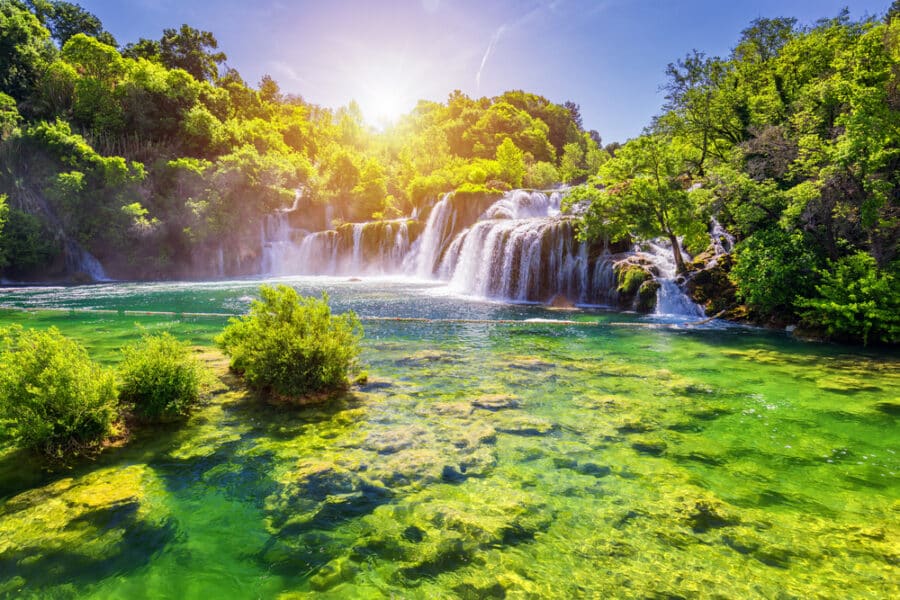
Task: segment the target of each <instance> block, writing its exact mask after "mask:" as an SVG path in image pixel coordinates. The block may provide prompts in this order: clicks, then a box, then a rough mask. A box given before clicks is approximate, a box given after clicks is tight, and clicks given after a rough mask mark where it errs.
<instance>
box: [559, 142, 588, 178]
mask: <svg viewBox="0 0 900 600" xmlns="http://www.w3.org/2000/svg"><path fill="white" fill-rule="evenodd" d="M587 175H588V173H587V170H586V169H585V168H584V149H583V148H582V147H581V146H580V145H579V144H577V143H575V142H572V143H570V144H566V145H565V146H564V147H563V155H562V158H561V159H560V161H559V177H560V179H561V180H562V182H563V183H575V182H578V181H583V180H584V178H585V177H586V176H587Z"/></svg>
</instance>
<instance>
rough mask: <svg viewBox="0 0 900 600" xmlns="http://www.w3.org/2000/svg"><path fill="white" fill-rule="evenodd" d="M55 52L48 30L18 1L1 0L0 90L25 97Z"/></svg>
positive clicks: (14, 95) (16, 96)
mask: <svg viewBox="0 0 900 600" xmlns="http://www.w3.org/2000/svg"><path fill="white" fill-rule="evenodd" d="M53 54H54V48H53V43H52V42H51V41H50V32H49V31H47V29H46V28H44V27H43V26H42V25H41V23H40V21H38V19H37V17H36V16H34V15H33V14H31V13H30V12H28V11H27V10H25V9H24V8H23V7H22V6H21V5H20V4H19V3H18V2H14V1H12V0H0V92H3V93H6V94H9V95H10V96H12V97H13V98H15V99H16V100H20V101H21V100H23V99H24V98H26V97H27V96H28V95H29V94H30V92H31V90H32V89H33V88H34V85H35V83H36V82H37V80H38V78H39V76H40V73H41V71H42V70H43V69H44V68H45V66H46V65H47V64H48V63H49V62H50V60H51V59H52V57H53Z"/></svg>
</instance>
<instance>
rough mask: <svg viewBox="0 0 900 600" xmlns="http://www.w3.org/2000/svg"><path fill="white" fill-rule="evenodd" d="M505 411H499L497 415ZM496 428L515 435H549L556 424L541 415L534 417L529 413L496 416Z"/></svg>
mask: <svg viewBox="0 0 900 600" xmlns="http://www.w3.org/2000/svg"><path fill="white" fill-rule="evenodd" d="M503 414H504V413H497V416H498V417H499V416H500V415H503ZM494 428H495V429H496V430H497V431H499V432H501V433H511V434H513V435H523V436H532V435H547V434H548V433H550V432H552V431H553V430H554V429H556V426H555V425H554V424H553V423H551V422H550V421H548V420H547V419H542V418H540V417H532V416H527V415H515V416H504V417H502V418H496V419H495V421H494Z"/></svg>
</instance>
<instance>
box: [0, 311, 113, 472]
mask: <svg viewBox="0 0 900 600" xmlns="http://www.w3.org/2000/svg"><path fill="white" fill-rule="evenodd" d="M116 406H117V400H116V387H115V378H114V375H113V373H112V372H111V371H107V370H106V369H103V368H102V367H100V366H99V365H98V364H96V363H94V362H92V361H91V359H90V358H89V357H88V354H87V351H86V350H85V349H84V348H83V347H82V346H81V345H80V344H78V343H77V342H74V341H72V340H70V339H68V338H66V337H64V336H63V335H62V334H61V333H60V332H59V330H58V329H56V328H51V329H48V330H46V331H37V330H31V329H25V330H23V329H21V328H19V327H14V328H10V329H5V330H0V417H2V419H4V420H6V421H7V422H8V423H9V425H8V426H9V427H10V429H11V432H12V436H13V438H14V440H15V441H16V443H17V444H18V445H19V446H21V447H24V448H28V449H32V450H36V451H38V452H41V453H43V454H46V455H48V456H51V457H53V458H59V459H68V458H71V457H72V456H76V455H78V454H81V453H84V452H88V451H91V450H95V449H97V448H98V447H99V446H100V444H101V443H102V442H103V441H104V440H105V439H106V438H107V437H108V436H109V434H110V432H111V431H112V425H113V421H114V420H115V418H116Z"/></svg>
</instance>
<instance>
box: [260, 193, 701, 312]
mask: <svg viewBox="0 0 900 600" xmlns="http://www.w3.org/2000/svg"><path fill="white" fill-rule="evenodd" d="M561 199H562V194H561V193H560V192H552V193H543V192H533V191H525V190H514V191H511V192H508V193H506V194H504V195H503V196H502V197H501V198H499V199H497V200H495V201H493V202H490V200H489V198H474V199H473V198H469V197H463V198H457V197H454V195H452V194H446V195H445V196H444V197H443V198H441V199H440V201H438V202H437V203H436V204H435V205H434V207H433V208H432V209H431V212H430V214H429V215H428V220H427V222H426V224H425V227H424V229H423V230H422V233H421V235H418V236H416V235H415V233H417V232H418V222H417V221H415V220H407V219H397V220H393V221H373V222H369V223H347V224H344V225H341V226H340V227H338V228H336V229H333V230H329V231H318V232H314V233H306V232H303V233H305V235H304V236H303V237H302V238H300V239H298V237H299V236H298V230H296V229H293V228H292V227H291V226H290V222H289V220H288V218H287V217H288V214H289V211H282V212H278V213H275V214H274V215H272V216H271V217H270V218H269V219H268V220H267V222H266V226H265V228H264V231H263V259H262V267H263V272H265V273H267V274H275V275H346V276H358V275H412V276H416V277H420V278H425V279H437V280H441V281H446V282H448V284H449V287H450V289H452V290H454V291H456V292H459V293H462V294H467V295H476V296H482V297H488V298H498V299H504V300H511V301H517V302H546V301H549V300H551V299H553V298H556V297H562V298H563V299H564V300H565V301H568V302H573V303H579V304H594V305H611V306H615V305H617V301H618V295H619V294H618V291H617V281H616V280H617V277H616V265H617V264H618V263H620V262H621V261H622V260H626V259H627V258H628V257H629V256H633V254H632V253H626V254H611V253H610V252H609V250H608V249H607V248H606V247H605V245H601V244H590V243H586V242H580V241H578V240H577V239H576V236H575V231H574V222H575V220H574V218H573V217H571V216H565V215H561V214H560V202H561ZM489 202H490V203H489ZM413 225H416V229H415V230H413V229H412V226H413ZM646 248H647V250H645V251H642V250H640V249H636V250H637V251H638V253H639V254H641V255H642V257H643V258H645V259H646V262H648V263H652V264H653V265H654V267H655V272H658V273H659V277H658V278H657V279H658V281H659V284H660V290H659V293H658V302H657V312H658V313H659V314H677V315H689V316H700V315H702V314H703V311H702V309H701V308H700V307H698V306H696V305H695V304H693V303H692V302H690V300H689V299H688V298H687V297H686V296H685V295H684V294H683V293H682V292H681V290H680V288H679V287H678V285H677V283H675V281H674V279H675V263H674V259H673V257H672V250H671V248H670V247H668V246H667V244H666V243H664V242H661V243H657V242H652V243H650V244H647V245H646Z"/></svg>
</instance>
